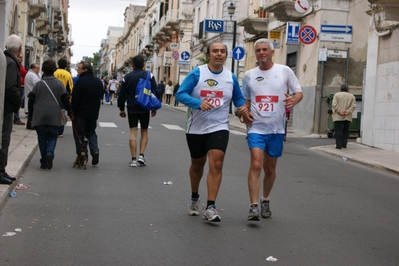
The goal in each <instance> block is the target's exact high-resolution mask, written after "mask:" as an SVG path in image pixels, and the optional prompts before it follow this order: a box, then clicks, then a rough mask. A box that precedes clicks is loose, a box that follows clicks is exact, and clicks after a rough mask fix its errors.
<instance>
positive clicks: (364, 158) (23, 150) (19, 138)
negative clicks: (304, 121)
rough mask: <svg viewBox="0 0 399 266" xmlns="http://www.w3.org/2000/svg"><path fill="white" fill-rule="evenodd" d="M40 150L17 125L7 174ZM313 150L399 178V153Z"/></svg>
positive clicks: (3, 193) (4, 193)
mask: <svg viewBox="0 0 399 266" xmlns="http://www.w3.org/2000/svg"><path fill="white" fill-rule="evenodd" d="M163 108H174V109H175V110H179V111H181V112H186V110H187V107H185V106H179V107H174V106H169V107H166V106H163ZM20 117H21V120H22V121H23V122H26V118H25V114H24V113H23V110H22V109H21V112H20ZM230 126H231V127H236V128H239V129H245V125H244V124H242V123H241V122H240V121H239V120H238V118H237V117H236V116H234V115H230ZM288 137H289V138H293V137H300V138H321V137H325V138H326V137H327V136H320V135H306V136H304V135H301V134H298V133H296V132H293V131H292V129H288ZM37 147H38V145H37V135H36V131H35V130H28V129H26V128H25V126H19V125H14V126H13V132H12V135H11V144H10V148H9V157H8V165H7V168H6V171H7V173H8V174H9V175H10V176H15V177H17V178H19V177H21V175H22V174H23V172H24V170H25V168H26V166H27V164H28V163H29V161H30V159H31V158H32V156H33V154H34V153H35V152H36V150H37ZM311 149H312V150H317V151H321V152H324V153H327V154H330V155H333V156H337V157H340V158H343V159H344V160H348V161H353V162H357V163H360V164H363V165H367V166H370V167H374V168H377V169H381V170H385V171H388V172H391V173H394V174H398V175H399V153H395V152H390V151H386V150H382V149H377V148H372V147H369V146H366V145H363V144H359V143H353V142H351V143H348V148H347V149H342V150H337V149H335V144H334V145H326V146H317V147H312V148H311ZM17 184H18V180H17V181H15V182H14V183H13V184H12V185H10V186H9V185H0V211H1V209H2V208H3V206H4V204H5V202H6V200H7V198H8V197H9V192H10V191H12V190H13V189H14V187H15V185H17Z"/></svg>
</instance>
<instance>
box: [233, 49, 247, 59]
mask: <svg viewBox="0 0 399 266" xmlns="http://www.w3.org/2000/svg"><path fill="white" fill-rule="evenodd" d="M244 55H245V51H244V48H242V47H241V46H237V47H236V48H234V49H233V58H234V59H235V60H241V59H243V57H244Z"/></svg>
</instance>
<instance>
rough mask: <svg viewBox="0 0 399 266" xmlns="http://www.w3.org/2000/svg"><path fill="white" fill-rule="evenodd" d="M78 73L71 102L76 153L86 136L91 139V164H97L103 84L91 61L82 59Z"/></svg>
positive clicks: (78, 151)
mask: <svg viewBox="0 0 399 266" xmlns="http://www.w3.org/2000/svg"><path fill="white" fill-rule="evenodd" d="M78 75H79V79H78V80H77V81H76V83H75V85H74V88H73V91H72V102H71V106H72V112H73V116H74V118H73V119H74V120H73V123H74V129H73V135H74V138H75V144H76V154H79V153H80V147H81V142H82V141H83V140H84V139H85V138H86V139H87V140H88V141H89V149H90V154H91V156H92V157H93V159H92V161H91V164H92V165H97V164H98V160H99V149H98V141H97V134H96V127H97V119H98V115H99V113H100V106H101V99H102V97H103V84H102V82H101V80H100V79H99V78H97V77H95V76H94V75H93V67H92V66H91V63H90V62H86V61H82V62H80V63H79V64H78Z"/></svg>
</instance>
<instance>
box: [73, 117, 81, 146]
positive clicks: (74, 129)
mask: <svg viewBox="0 0 399 266" xmlns="http://www.w3.org/2000/svg"><path fill="white" fill-rule="evenodd" d="M72 128H73V131H74V132H75V135H76V136H77V137H78V140H79V143H80V146H82V145H83V142H82V140H81V139H80V136H79V133H78V130H77V129H76V124H75V120H72Z"/></svg>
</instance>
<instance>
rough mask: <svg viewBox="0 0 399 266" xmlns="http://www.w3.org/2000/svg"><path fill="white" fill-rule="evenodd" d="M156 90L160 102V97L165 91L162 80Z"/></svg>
mask: <svg viewBox="0 0 399 266" xmlns="http://www.w3.org/2000/svg"><path fill="white" fill-rule="evenodd" d="M157 92H158V96H159V98H158V99H159V100H160V101H161V102H162V98H163V95H164V93H165V84H163V81H162V80H161V83H159V84H158V87H157Z"/></svg>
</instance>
